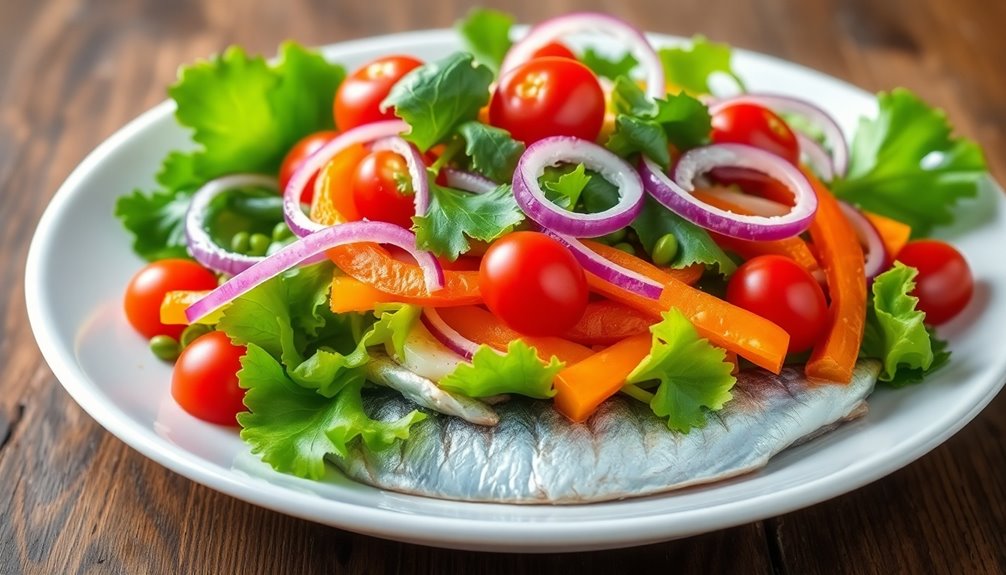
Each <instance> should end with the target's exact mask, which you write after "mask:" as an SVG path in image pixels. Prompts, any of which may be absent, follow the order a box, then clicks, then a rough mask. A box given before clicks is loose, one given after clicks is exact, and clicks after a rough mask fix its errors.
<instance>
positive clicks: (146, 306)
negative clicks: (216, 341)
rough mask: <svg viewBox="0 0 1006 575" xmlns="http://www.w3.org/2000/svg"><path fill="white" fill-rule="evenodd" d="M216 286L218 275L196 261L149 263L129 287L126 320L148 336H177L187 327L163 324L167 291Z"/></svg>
mask: <svg viewBox="0 0 1006 575" xmlns="http://www.w3.org/2000/svg"><path fill="white" fill-rule="evenodd" d="M215 287H217V276H215V275H213V272H211V271H209V270H208V269H206V268H204V267H203V266H201V265H199V264H197V263H196V262H194V261H191V260H181V259H175V260H160V261H156V262H153V263H150V264H147V266H146V267H144V268H143V269H141V270H140V271H139V272H137V273H136V275H134V276H133V279H131V280H130V281H129V285H128V286H126V297H125V301H124V307H125V310H126V319H128V320H129V324H130V325H132V326H133V329H135V330H136V331H138V332H140V334H142V335H143V337H145V338H147V339H150V338H152V337H154V336H155V335H167V336H171V337H173V338H175V339H178V337H179V336H181V335H182V330H184V329H185V326H184V325H165V324H163V323H161V302H162V301H164V294H166V293H168V292H169V291H175V290H211V289H214V288H215Z"/></svg>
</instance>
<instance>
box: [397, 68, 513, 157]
mask: <svg viewBox="0 0 1006 575" xmlns="http://www.w3.org/2000/svg"><path fill="white" fill-rule="evenodd" d="M492 81H493V73H492V71H491V70H490V69H489V68H487V67H485V66H483V65H481V64H478V63H476V62H475V61H474V60H473V59H472V55H471V54H468V53H465V52H456V53H454V54H451V55H450V56H447V57H446V58H441V59H440V60H437V61H435V62H430V63H428V64H426V65H424V66H420V67H419V68H416V69H415V70H413V71H411V72H409V73H408V74H406V75H405V76H404V77H403V78H402V79H401V80H399V81H398V83H397V84H395V85H394V86H393V87H392V88H391V92H390V93H389V94H388V97H387V98H385V99H384V101H383V102H382V103H381V107H382V109H383V108H388V107H394V108H395V115H397V116H398V117H399V118H401V119H403V120H405V122H406V123H408V124H409V126H410V130H409V132H408V133H407V134H405V136H404V137H405V139H407V140H409V141H411V142H412V143H413V144H415V145H416V146H417V147H418V148H419V149H420V150H422V151H424V152H425V151H426V150H429V149H430V148H431V147H432V146H433V145H434V144H436V143H437V142H440V141H441V140H443V139H444V138H446V137H447V136H450V135H451V134H453V133H454V132H455V130H457V128H458V126H460V125H461V124H463V123H465V122H468V121H471V120H475V119H476V118H477V117H478V114H479V110H480V109H482V107H483V106H485V105H486V103H488V102H489V84H490V83H492Z"/></svg>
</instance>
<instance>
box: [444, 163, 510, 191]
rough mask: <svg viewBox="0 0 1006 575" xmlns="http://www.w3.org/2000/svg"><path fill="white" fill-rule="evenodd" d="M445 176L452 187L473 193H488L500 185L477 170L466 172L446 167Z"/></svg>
mask: <svg viewBox="0 0 1006 575" xmlns="http://www.w3.org/2000/svg"><path fill="white" fill-rule="evenodd" d="M443 173H444V176H445V177H446V178H447V185H448V186H449V187H451V188H455V189H458V190H462V191H465V192H471V193H473V194H488V193H489V192H491V191H493V190H495V189H496V188H498V187H499V184H497V183H496V182H494V181H492V180H490V179H489V178H487V177H485V176H482V175H480V174H476V173H475V172H465V171H462V170H455V169H454V168H444V171H443Z"/></svg>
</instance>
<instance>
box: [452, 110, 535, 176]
mask: <svg viewBox="0 0 1006 575" xmlns="http://www.w3.org/2000/svg"><path fill="white" fill-rule="evenodd" d="M458 133H459V134H461V137H462V138H464V140H465V154H466V155H467V156H468V157H469V158H470V159H471V164H472V168H473V169H474V170H475V171H476V172H479V173H481V174H482V175H483V176H485V177H487V178H489V179H490V180H492V181H494V182H509V181H511V180H512V179H513V170H514V167H515V166H516V165H517V160H518V159H520V155H521V154H522V153H524V144H522V143H520V142H518V141H517V140H514V139H513V138H512V137H510V132H507V131H506V130H503V129H501V128H496V127H494V126H488V125H486V124H483V123H482V122H465V123H464V124H461V127H459V128H458Z"/></svg>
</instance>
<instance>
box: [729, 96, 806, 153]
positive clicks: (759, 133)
mask: <svg viewBox="0 0 1006 575" xmlns="http://www.w3.org/2000/svg"><path fill="white" fill-rule="evenodd" d="M712 123H713V132H712V140H713V142H714V143H716V144H725V143H732V144H747V145H749V146H754V147H756V148H761V149H763V150H766V151H769V152H772V153H773V154H776V155H777V156H781V157H783V158H785V159H786V160H788V161H789V162H790V163H791V164H793V165H796V164H797V163H799V161H800V144H799V142H797V140H796V136H795V135H794V134H793V130H791V129H790V128H789V126H788V125H786V122H785V121H783V119H782V118H780V117H779V116H778V115H776V114H775V112H773V111H772V110H769V109H768V108H763V107H761V106H756V105H755V104H744V103H739V104H731V105H729V106H725V107H723V108H721V109H720V110H719V111H718V112H716V114H714V115H713V119H712Z"/></svg>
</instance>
